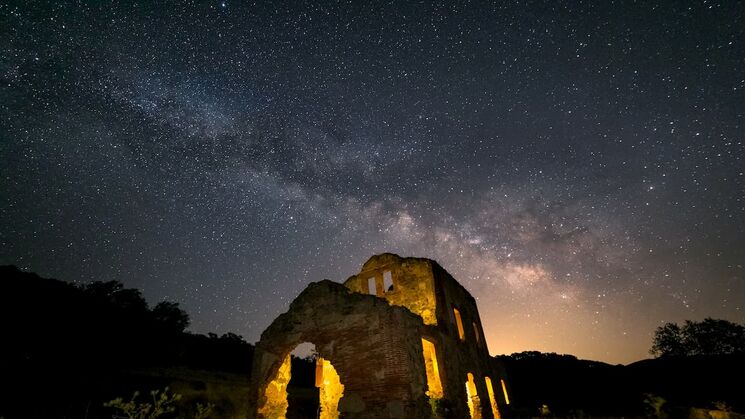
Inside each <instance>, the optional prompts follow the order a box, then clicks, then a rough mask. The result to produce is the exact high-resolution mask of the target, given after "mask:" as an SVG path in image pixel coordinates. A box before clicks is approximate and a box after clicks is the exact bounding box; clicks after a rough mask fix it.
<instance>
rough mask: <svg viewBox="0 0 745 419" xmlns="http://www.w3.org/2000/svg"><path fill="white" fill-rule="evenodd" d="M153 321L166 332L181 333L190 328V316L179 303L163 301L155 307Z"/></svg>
mask: <svg viewBox="0 0 745 419" xmlns="http://www.w3.org/2000/svg"><path fill="white" fill-rule="evenodd" d="M152 314H153V319H154V320H155V322H156V323H157V324H158V325H159V326H160V327H161V328H162V329H163V330H164V331H166V332H171V333H181V332H183V331H184V330H186V328H187V327H189V315H188V314H187V313H186V312H185V311H184V310H182V309H181V308H179V305H178V303H172V302H170V301H161V302H159V303H158V304H156V305H155V307H153V311H152Z"/></svg>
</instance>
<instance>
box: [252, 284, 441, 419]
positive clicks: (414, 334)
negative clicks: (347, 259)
mask: <svg viewBox="0 0 745 419" xmlns="http://www.w3.org/2000/svg"><path fill="white" fill-rule="evenodd" d="M422 327H423V323H422V319H421V318H420V317H418V316H416V315H414V314H413V313H411V312H410V311H408V310H406V309H404V308H401V307H391V306H390V305H388V303H387V302H386V301H385V300H382V299H380V298H377V297H374V296H370V295H362V294H358V293H353V292H352V291H350V290H349V289H348V288H346V287H344V286H343V285H341V284H338V283H335V282H331V281H328V280H325V281H321V282H317V283H312V284H310V285H309V286H308V288H306V289H305V291H303V292H302V293H301V294H300V295H299V296H298V297H297V298H296V299H295V301H293V302H292V304H291V305H290V309H289V311H288V312H287V313H284V314H282V315H280V316H279V317H278V318H277V319H276V320H275V321H274V322H273V323H272V324H271V325H270V326H269V328H267V329H266V330H265V331H264V333H262V335H261V340H260V341H259V342H258V343H257V346H256V350H255V353H254V361H253V362H254V364H253V374H252V377H251V389H252V390H251V391H252V394H251V395H250V396H251V405H252V410H253V412H257V410H259V408H260V407H261V406H263V405H264V404H265V403H266V402H267V397H266V389H267V386H270V385H271V382H272V380H273V379H274V378H275V377H276V376H277V374H278V372H279V370H280V367H281V366H282V364H283V361H284V360H285V359H286V358H287V356H288V355H289V354H290V353H291V352H292V350H293V349H294V348H295V347H296V346H297V345H298V344H300V343H303V342H311V343H313V344H315V346H316V350H317V351H318V353H319V355H320V356H321V357H323V358H324V359H327V360H329V361H330V362H331V363H332V364H333V366H334V367H335V368H336V371H337V373H338V374H339V377H340V380H341V383H342V384H343V385H344V395H343V396H342V398H341V400H340V402H339V411H340V412H341V415H342V417H355V418H383V417H385V418H410V417H422V418H424V417H428V411H429V405H428V404H427V401H426V398H425V395H424V393H425V391H426V377H425V373H424V359H423V358H422V345H421V338H420V333H419V331H420V330H421V328H422ZM257 417H264V416H263V415H260V414H258V413H257Z"/></svg>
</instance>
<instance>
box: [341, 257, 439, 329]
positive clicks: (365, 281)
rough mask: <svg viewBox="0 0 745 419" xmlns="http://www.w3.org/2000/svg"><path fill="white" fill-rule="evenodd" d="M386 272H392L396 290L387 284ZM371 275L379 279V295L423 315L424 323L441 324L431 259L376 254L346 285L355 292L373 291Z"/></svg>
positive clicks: (366, 292)
mask: <svg viewBox="0 0 745 419" xmlns="http://www.w3.org/2000/svg"><path fill="white" fill-rule="evenodd" d="M386 272H390V273H391V277H392V280H393V289H392V290H387V289H384V287H383V284H384V275H385V273H386ZM371 278H374V279H375V281H376V291H377V292H376V295H377V296H379V297H383V298H385V299H386V300H388V302H389V303H391V304H392V305H397V306H403V307H406V308H408V309H409V310H410V311H411V312H412V313H414V314H417V315H419V316H420V317H421V318H422V320H423V321H424V324H428V325H436V324H437V318H436V317H435V311H436V307H437V302H436V301H435V283H434V277H433V275H432V264H431V261H430V260H429V259H420V258H406V259H404V258H401V257H400V256H398V255H394V254H391V253H384V254H382V255H377V256H373V257H372V258H370V259H369V260H368V261H367V262H365V264H364V265H363V266H362V271H360V273H359V274H357V275H353V276H351V277H349V278H348V279H347V280H346V281H345V282H344V285H346V286H347V287H348V288H349V289H351V290H353V291H355V292H358V293H362V294H369V293H370V290H369V281H370V279H371Z"/></svg>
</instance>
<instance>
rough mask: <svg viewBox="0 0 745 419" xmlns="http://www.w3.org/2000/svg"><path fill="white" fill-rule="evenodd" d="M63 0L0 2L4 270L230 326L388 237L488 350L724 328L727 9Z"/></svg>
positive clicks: (735, 193) (739, 69)
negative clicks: (101, 283)
mask: <svg viewBox="0 0 745 419" xmlns="http://www.w3.org/2000/svg"><path fill="white" fill-rule="evenodd" d="M42 3H45V2H42ZM49 3H51V2H49ZM59 3H60V4H57V5H52V4H41V5H40V4H36V3H34V4H31V3H28V4H27V3H26V2H18V3H14V4H11V5H8V4H7V3H6V4H0V51H1V54H0V159H1V160H0V161H1V162H2V165H0V203H1V204H2V205H0V246H1V250H0V264H15V265H18V266H19V267H21V268H23V269H27V270H31V271H35V272H38V273H39V274H41V275H44V276H52V277H56V278H60V279H65V280H76V281H83V282H85V281H91V280H112V279H115V280H120V281H122V282H124V283H125V284H126V285H127V286H130V287H137V288H141V289H142V290H143V291H144V293H145V295H146V296H147V298H148V300H149V301H150V302H151V303H154V302H155V301H158V300H161V299H164V298H165V299H169V300H173V301H177V302H179V303H180V304H181V306H182V307H183V308H185V309H186V310H187V311H188V312H189V313H190V315H191V318H192V326H191V330H193V331H196V332H208V331H214V332H218V333H223V332H227V331H233V332H236V333H239V334H241V335H243V336H244V337H246V339H247V340H249V341H255V340H257V339H258V336H259V334H260V333H261V331H262V330H263V329H264V328H265V327H266V326H267V325H268V324H269V323H270V322H271V321H272V320H273V318H274V317H276V316H277V315H278V314H279V313H281V312H283V311H285V310H286V309H287V307H288V304H289V302H290V301H291V300H292V299H293V298H294V297H295V296H296V295H297V293H299V292H300V291H301V290H302V289H303V288H304V287H305V286H306V285H307V284H308V283H309V282H311V281H316V280H319V279H322V278H329V279H334V280H338V281H342V280H344V279H345V278H346V277H348V276H349V275H352V274H354V273H356V272H358V271H359V268H360V266H361V264H362V263H363V262H364V261H365V260H366V259H367V258H368V257H369V256H371V255H372V254H376V253H382V252H386V251H389V252H394V253H398V254H400V255H403V256H421V257H429V258H433V259H436V260H438V261H439V262H440V264H441V265H443V266H444V267H445V268H446V269H447V270H448V271H450V272H451V273H452V274H453V275H454V276H455V277H456V278H457V279H458V280H459V281H460V282H461V283H463V284H464V285H465V286H466V288H467V289H469V290H470V291H471V293H472V294H473V295H474V296H475V297H476V299H477V301H478V304H479V309H480V311H481V315H482V321H483V323H484V328H485V333H486V336H487V339H488V342H489V346H490V351H491V352H492V353H493V354H498V353H511V352H517V351H523V350H541V351H552V352H560V353H572V354H575V355H577V356H580V357H585V358H591V359H599V360H604V361H609V362H624V363H625V362H631V361H634V360H637V359H640V358H644V357H646V356H648V355H647V351H648V349H649V347H650V344H651V336H652V333H653V331H654V329H655V328H656V327H657V326H659V325H661V324H662V323H664V322H668V321H676V322H679V321H682V320H684V319H692V320H700V319H702V318H704V317H715V318H725V319H728V320H732V321H736V322H740V323H743V322H745V270H744V269H743V264H744V263H745V175H743V170H745V169H744V168H745V146H744V141H745V138H744V137H745V117H744V115H745V24H743V22H744V21H745V6H744V3H741V2H723V3H716V2H710V1H707V2H695V3H694V2H691V4H690V5H687V4H682V3H679V2H670V3H669V4H668V3H655V2H643V3H642V4H638V3H632V2H615V3H614V2H591V3H586V2H568V4H552V3H554V2H548V3H549V4H543V3H540V2H533V3H529V4H519V5H518V4H510V5H496V6H495V5H489V4H486V3H471V4H465V3H463V4H461V2H446V3H437V4H430V3H429V2H425V3H424V4H404V3H405V2H395V3H390V4H389V3H375V4H367V5H363V4H361V3H362V2H331V3H320V2H310V3H307V4H303V5H296V6H288V5H282V4H281V3H283V2H267V3H266V4H255V3H251V4H249V3H245V2H237V1H230V0H226V1H225V2H157V3H152V4H151V3H150V2H143V4H136V3H135V4H133V3H130V2H121V3H126V5H125V4H112V3H111V2H59ZM606 3H607V4H606ZM684 3H685V2H684Z"/></svg>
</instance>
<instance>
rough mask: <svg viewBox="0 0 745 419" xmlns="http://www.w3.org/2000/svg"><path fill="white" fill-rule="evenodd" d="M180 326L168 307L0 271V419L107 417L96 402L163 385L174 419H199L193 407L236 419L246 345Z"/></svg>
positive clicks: (123, 293) (124, 292) (249, 351)
mask: <svg viewBox="0 0 745 419" xmlns="http://www.w3.org/2000/svg"><path fill="white" fill-rule="evenodd" d="M188 324H189V316H188V315H187V313H186V312H185V311H184V310H183V309H181V307H180V306H179V305H178V304H177V303H174V302H167V301H164V302H159V303H157V304H155V305H154V306H153V307H152V308H151V307H150V306H149V305H148V303H147V302H146V300H145V299H144V297H143V296H142V293H141V292H140V291H139V290H136V289H128V288H126V287H125V286H124V285H123V284H122V283H120V282H117V281H106V282H93V283H89V284H79V285H75V284H71V283H67V282H63V281H58V280H55V279H48V278H41V277H39V276H38V275H35V274H33V273H28V272H23V271H21V270H19V269H17V268H15V267H12V266H2V267H0V330H3V336H4V338H3V344H2V345H0V377H3V380H0V417H2V416H5V417H9V418H11V417H87V418H110V417H111V408H104V406H103V403H104V402H105V401H107V400H112V399H114V398H115V397H116V396H118V395H121V394H132V392H133V391H134V390H136V389H139V390H142V391H143V393H144V394H147V393H149V392H150V391H151V390H157V389H162V388H163V387H165V386H169V385H170V386H171V388H173V389H177V390H178V392H179V394H182V395H183V398H182V399H181V400H177V401H175V402H174V403H176V404H178V409H179V410H178V411H179V415H182V413H183V415H182V416H184V417H199V416H198V414H199V405H198V404H199V403H201V404H202V410H204V409H205V408H206V406H209V405H208V403H210V402H212V403H214V404H215V409H214V411H213V414H212V416H213V417H225V416H230V414H231V412H238V411H242V409H243V406H242V405H241V403H245V401H243V399H244V395H245V393H246V391H247V386H248V377H249V376H250V373H251V361H252V358H253V346H252V345H250V344H249V343H247V342H246V341H245V340H243V338H242V337H240V336H238V335H236V334H233V333H226V334H223V335H221V336H219V335H217V334H207V335H201V334H194V333H190V332H188V331H186V328H187V327H188ZM40 387H43V388H46V389H48V391H45V403H38V401H37V400H36V398H37V397H38V388H40ZM161 394H162V393H161ZM114 400H116V399H114ZM130 402H131V400H130ZM122 403H123V404H122V405H121V407H126V403H129V402H126V403H125V402H124V401H122ZM112 407H113V406H112ZM140 407H141V406H140ZM154 408H155V405H153V409H154ZM120 413H122V412H120Z"/></svg>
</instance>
